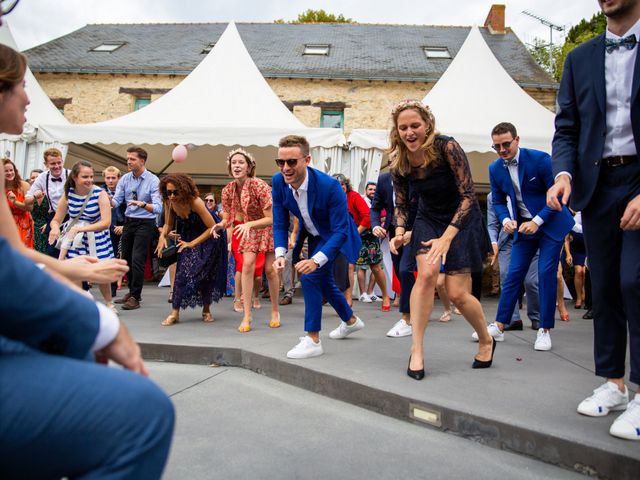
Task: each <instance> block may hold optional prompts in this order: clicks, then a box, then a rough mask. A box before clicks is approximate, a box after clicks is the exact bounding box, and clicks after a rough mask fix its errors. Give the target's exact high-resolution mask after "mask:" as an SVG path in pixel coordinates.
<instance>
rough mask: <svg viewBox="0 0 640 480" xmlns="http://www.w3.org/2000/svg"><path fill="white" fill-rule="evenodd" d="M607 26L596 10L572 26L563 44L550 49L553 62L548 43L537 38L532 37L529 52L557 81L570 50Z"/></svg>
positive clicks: (598, 33)
mask: <svg viewBox="0 0 640 480" xmlns="http://www.w3.org/2000/svg"><path fill="white" fill-rule="evenodd" d="M606 28H607V18H606V17H605V16H604V14H603V13H602V12H598V13H597V14H595V15H594V16H593V17H591V20H585V19H582V20H581V21H580V23H578V24H577V25H575V26H574V27H572V28H571V29H570V30H569V32H568V33H567V36H566V38H565V41H564V44H563V45H562V46H560V45H554V46H553V51H552V57H551V58H553V64H552V62H551V58H550V56H549V46H548V44H547V43H546V42H545V41H544V40H541V39H539V38H536V39H534V41H533V45H530V46H529V47H528V48H529V53H531V56H532V57H533V58H534V60H535V61H536V63H537V64H538V65H540V67H542V69H543V70H545V71H546V72H548V73H549V74H550V75H551V76H552V77H553V78H554V80H556V81H557V82H559V81H560V79H561V78H562V69H563V67H564V60H565V59H566V58H567V55H568V54H569V52H570V51H571V50H573V49H574V48H576V47H577V46H578V45H580V44H582V43H584V42H587V41H589V40H591V39H592V38H594V37H597V36H598V35H600V34H601V33H603V32H604V31H605V29H606Z"/></svg>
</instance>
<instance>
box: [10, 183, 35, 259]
mask: <svg viewBox="0 0 640 480" xmlns="http://www.w3.org/2000/svg"><path fill="white" fill-rule="evenodd" d="M9 192H13V193H14V195H15V196H16V200H18V201H19V202H24V193H22V191H20V190H17V191H16V190H7V191H6V192H5V195H6V197H7V203H8V204H9V208H10V209H11V214H12V215H13V219H14V220H15V222H16V225H17V226H18V232H19V233H20V239H21V240H22V243H24V244H25V245H26V246H27V247H29V248H33V241H34V227H33V218H31V214H30V213H29V212H27V211H26V210H22V209H20V208H18V207H16V206H15V205H14V204H13V203H11V202H10V201H9Z"/></svg>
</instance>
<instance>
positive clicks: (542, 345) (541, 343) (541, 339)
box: [533, 328, 551, 352]
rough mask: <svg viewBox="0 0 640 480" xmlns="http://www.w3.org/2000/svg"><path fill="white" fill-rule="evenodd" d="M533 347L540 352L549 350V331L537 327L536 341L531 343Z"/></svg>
mask: <svg viewBox="0 0 640 480" xmlns="http://www.w3.org/2000/svg"><path fill="white" fill-rule="evenodd" d="M533 349H534V350H538V351H540V352H546V351H548V350H551V333H550V332H545V331H544V328H539V329H538V336H537V337H536V343H534V344H533Z"/></svg>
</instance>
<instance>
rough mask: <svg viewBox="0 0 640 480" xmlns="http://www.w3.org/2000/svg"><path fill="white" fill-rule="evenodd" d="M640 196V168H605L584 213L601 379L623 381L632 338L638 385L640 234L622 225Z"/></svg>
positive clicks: (633, 377)
mask: <svg viewBox="0 0 640 480" xmlns="http://www.w3.org/2000/svg"><path fill="white" fill-rule="evenodd" d="M638 195H640V163H638V162H635V163H632V164H629V165H623V166H619V167H613V168H611V167H603V169H602V171H601V172H600V178H599V179H598V185H597V187H596V190H595V192H594V194H593V198H592V200H591V201H590V203H589V205H587V207H586V208H585V209H584V210H583V212H582V220H583V227H584V237H585V243H586V246H587V258H588V263H589V270H590V274H591V285H592V289H591V294H592V297H593V327H594V357H595V364H596V375H598V376H601V377H606V378H623V377H624V375H625V356H626V351H627V332H628V333H629V352H630V357H631V358H630V364H631V373H630V376H629V379H630V381H631V382H632V383H635V384H640V230H636V231H623V230H622V229H621V228H620V219H621V218H622V215H623V213H624V210H625V208H626V207H627V204H628V203H629V201H630V200H632V199H633V198H634V197H636V196H638Z"/></svg>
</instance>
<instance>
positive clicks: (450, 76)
mask: <svg viewBox="0 0 640 480" xmlns="http://www.w3.org/2000/svg"><path fill="white" fill-rule="evenodd" d="M423 103H424V104H426V105H428V106H429V107H430V108H431V110H432V112H433V114H434V116H435V118H436V128H437V129H438V130H439V131H440V132H442V133H443V134H446V135H450V136H452V137H454V138H456V140H458V142H459V143H460V145H461V146H462V148H463V149H464V150H465V151H467V152H472V151H474V152H490V151H491V143H492V142H491V129H492V128H493V127H494V126H495V125H497V124H498V123H500V122H510V123H512V124H514V125H515V127H516V129H517V130H518V134H519V135H520V137H521V138H522V144H523V146H527V147H530V148H535V149H538V150H543V151H547V152H548V151H550V150H551V140H552V138H553V133H554V118H555V116H554V114H553V113H552V112H550V111H549V110H548V109H546V108H545V107H543V106H542V105H540V104H539V103H538V102H536V101H535V100H534V99H533V98H531V96H529V95H528V94H527V93H526V92H525V91H524V90H522V88H521V87H520V86H519V85H518V84H517V83H516V82H515V81H514V80H513V78H511V76H510V75H509V74H508V73H507V72H506V71H505V69H504V68H503V67H502V65H501V64H500V62H498V60H497V59H496V57H495V56H494V55H493V52H492V51H491V49H490V48H489V47H488V45H487V43H486V42H485V41H484V38H482V34H481V33H480V30H479V29H478V27H473V28H472V29H471V31H470V32H469V36H468V37H467V39H466V40H465V42H464V44H463V45H462V48H461V49H460V51H459V52H458V55H456V57H455V58H454V59H453V61H452V62H451V65H449V68H447V70H446V71H445V72H444V74H443V75H442V77H440V80H439V81H438V83H436V84H435V85H434V87H433V88H432V89H431V91H429V93H428V94H427V95H426V96H425V97H424V100H423Z"/></svg>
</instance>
